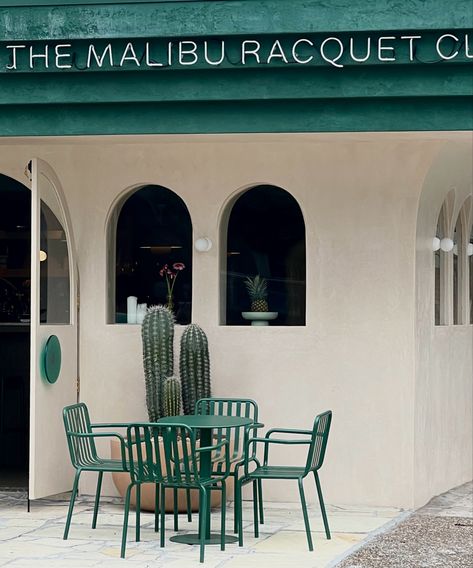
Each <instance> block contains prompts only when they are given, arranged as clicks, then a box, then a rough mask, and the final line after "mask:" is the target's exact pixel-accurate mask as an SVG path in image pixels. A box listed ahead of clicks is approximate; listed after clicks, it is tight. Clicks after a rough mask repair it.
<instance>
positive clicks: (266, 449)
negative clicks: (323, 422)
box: [245, 431, 312, 476]
mask: <svg viewBox="0 0 473 568" xmlns="http://www.w3.org/2000/svg"><path fill="white" fill-rule="evenodd" d="M270 432H271V431H270ZM298 433H299V432H298ZM268 434H269V432H268ZM311 434H312V432H311ZM311 442H312V440H300V439H295V440H291V439H289V440H288V439H285V440H284V439H280V438H269V437H268V435H266V436H265V437H264V438H250V439H249V440H248V441H247V447H246V452H247V455H248V450H249V446H250V444H257V443H261V444H264V445H265V447H264V458H263V465H268V457H269V445H270V444H283V445H284V444H285V445H288V446H295V445H301V444H310V443H311ZM246 475H248V460H246V462H245V476H246Z"/></svg>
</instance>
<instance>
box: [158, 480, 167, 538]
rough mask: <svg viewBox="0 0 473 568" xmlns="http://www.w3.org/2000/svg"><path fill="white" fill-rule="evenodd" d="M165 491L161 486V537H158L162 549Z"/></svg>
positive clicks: (164, 521) (164, 524)
mask: <svg viewBox="0 0 473 568" xmlns="http://www.w3.org/2000/svg"><path fill="white" fill-rule="evenodd" d="M165 491H166V489H165V487H164V485H161V537H160V543H159V544H160V546H161V548H164V529H165V526H166V518H165V513H166V493H165Z"/></svg>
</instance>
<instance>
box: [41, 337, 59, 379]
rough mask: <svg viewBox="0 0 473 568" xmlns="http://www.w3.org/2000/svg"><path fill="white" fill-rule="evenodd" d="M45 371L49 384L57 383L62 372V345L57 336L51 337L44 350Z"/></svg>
mask: <svg viewBox="0 0 473 568" xmlns="http://www.w3.org/2000/svg"><path fill="white" fill-rule="evenodd" d="M43 371H44V377H45V379H46V380H47V381H48V383H51V384H53V383H55V382H56V381H57V379H58V377H59V373H60V372H61V344H60V343H59V339H58V338H57V336H56V335H50V336H49V338H48V340H47V341H46V345H45V346H44V350H43Z"/></svg>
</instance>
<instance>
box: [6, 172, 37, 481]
mask: <svg viewBox="0 0 473 568" xmlns="http://www.w3.org/2000/svg"><path fill="white" fill-rule="evenodd" d="M30 246H31V193H30V191H29V189H28V188H26V187H25V186H24V185H22V184H21V183H19V182H17V181H15V180H13V179H11V178H9V177H7V176H4V175H1V174H0V448H1V450H0V489H6V488H24V487H26V486H27V482H28V431H29V375H30V360H29V352H30V277H31V272H30Z"/></svg>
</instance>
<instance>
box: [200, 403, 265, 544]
mask: <svg viewBox="0 0 473 568" xmlns="http://www.w3.org/2000/svg"><path fill="white" fill-rule="evenodd" d="M195 414H201V415H217V416H241V417H244V418H251V419H252V420H253V425H252V426H250V427H249V428H247V429H245V432H241V431H240V430H241V429H240V428H219V429H216V430H215V434H214V436H215V438H216V440H217V443H220V442H221V441H222V440H225V439H226V440H228V441H229V442H230V451H231V455H230V458H229V459H230V472H229V475H231V476H232V477H234V478H235V487H234V506H235V516H234V532H235V533H236V532H238V517H239V515H240V509H239V501H238V499H237V484H236V480H237V479H238V477H239V474H240V470H241V468H242V467H243V466H244V464H245V448H246V441H247V439H248V434H249V431H251V430H252V431H253V434H255V433H256V429H257V428H261V427H263V424H261V423H260V422H258V405H257V403H256V402H255V401H254V400H251V399H245V398H201V399H200V400H198V401H197V402H196V405H195ZM232 433H233V436H232ZM224 461H225V456H224V453H223V452H215V454H214V457H213V459H212V462H213V466H214V471H215V472H216V473H220V472H221V471H222V469H223V466H224ZM252 462H254V463H255V465H256V466H257V467H259V466H260V462H259V460H258V458H257V456H256V446H255V445H253V449H252V451H251V453H250V454H249V455H248V458H247V463H252ZM258 503H259V520H260V523H261V524H263V523H264V512H263V492H262V484H261V480H258Z"/></svg>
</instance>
